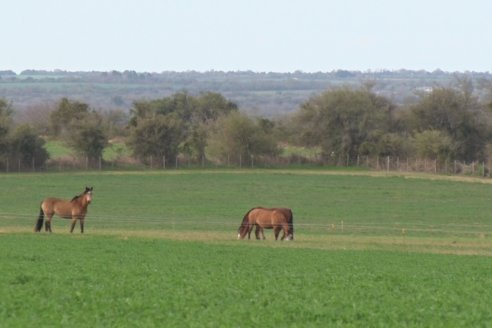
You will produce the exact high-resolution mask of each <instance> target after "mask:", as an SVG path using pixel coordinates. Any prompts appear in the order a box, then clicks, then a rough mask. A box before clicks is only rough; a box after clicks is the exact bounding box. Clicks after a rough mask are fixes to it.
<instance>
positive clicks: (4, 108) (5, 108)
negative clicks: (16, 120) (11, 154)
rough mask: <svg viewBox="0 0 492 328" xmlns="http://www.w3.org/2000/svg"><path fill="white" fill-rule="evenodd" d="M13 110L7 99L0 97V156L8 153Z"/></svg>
mask: <svg viewBox="0 0 492 328" xmlns="http://www.w3.org/2000/svg"><path fill="white" fill-rule="evenodd" d="M12 113H13V110H12V107H11V105H10V104H9V103H8V102H7V100H5V99H3V98H0V156H4V155H6V154H7V153H8V140H7V137H8V134H9V131H10V126H11V125H12V117H11V115H12Z"/></svg>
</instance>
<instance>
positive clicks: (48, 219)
mask: <svg viewBox="0 0 492 328" xmlns="http://www.w3.org/2000/svg"><path fill="white" fill-rule="evenodd" d="M52 218H53V214H48V215H47V216H46V222H45V223H44V230H45V231H46V232H53V231H52V230H51V219H52Z"/></svg>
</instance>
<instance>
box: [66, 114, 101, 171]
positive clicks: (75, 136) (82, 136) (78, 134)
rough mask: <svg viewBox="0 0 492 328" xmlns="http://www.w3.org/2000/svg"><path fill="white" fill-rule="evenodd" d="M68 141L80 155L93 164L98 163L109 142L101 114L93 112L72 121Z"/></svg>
mask: <svg viewBox="0 0 492 328" xmlns="http://www.w3.org/2000/svg"><path fill="white" fill-rule="evenodd" d="M67 143H68V145H69V146H70V147H71V148H72V149H74V150H75V152H76V153H77V154H78V155H79V156H81V157H85V158H87V159H88V160H89V162H90V163H91V165H94V164H95V163H98V162H99V160H100V159H101V158H102V153H103V150H104V148H105V147H106V146H107V144H108V138H107V136H106V133H105V129H104V125H103V122H102V118H101V116H100V115H99V114H97V113H95V112H93V113H90V114H87V115H86V116H85V117H84V118H83V119H82V120H80V121H75V122H72V124H71V129H70V131H69V132H68V135H67Z"/></svg>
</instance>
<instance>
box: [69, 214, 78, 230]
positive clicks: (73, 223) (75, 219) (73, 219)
mask: <svg viewBox="0 0 492 328" xmlns="http://www.w3.org/2000/svg"><path fill="white" fill-rule="evenodd" d="M76 223H77V218H76V217H73V218H72V226H71V227H70V233H72V232H73V229H74V228H75V224H76Z"/></svg>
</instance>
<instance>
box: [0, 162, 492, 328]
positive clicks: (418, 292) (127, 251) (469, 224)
mask: <svg viewBox="0 0 492 328" xmlns="http://www.w3.org/2000/svg"><path fill="white" fill-rule="evenodd" d="M431 178H433V179H435V180H431ZM452 179H453V178H448V177H431V176H412V175H410V176H394V175H384V174H376V173H372V172H359V171H356V172H341V171H326V170H322V169H319V170H309V171H305V170H290V171H285V170H229V171H226V170H170V171H146V172H143V171H142V172H94V173H92V172H85V173H84V172H79V173H48V174H39V173H31V174H1V175H0V295H1V297H0V327H4V326H5V327H26V326H33V325H36V326H41V327H48V326H49V327H53V326H91V327H92V326H95V327H98V326H99V327H108V326H117V327H119V326H128V327H135V326H146V327H151V326H180V327H181V326H187V327H191V326H196V327H203V326H212V327H221V326H222V327H231V326H232V327H234V326H243V327H251V326H265V327H269V326H297V327H304V326H319V327H326V326H360V327H368V326H373V327H374V326H378V327H379V326H387V327H396V326H398V327H400V326H433V327H438V326H441V327H454V326H459V327H480V326H483V327H486V326H490V325H492V315H491V314H490V308H492V275H491V274H490V272H492V240H491V237H490V235H491V233H492V202H491V201H490V194H491V193H490V191H491V188H492V184H490V183H489V182H490V180H479V179H464V180H463V181H457V180H456V181H453V180H452ZM86 185H87V186H94V201H93V203H92V204H91V205H90V207H89V213H88V216H87V220H86V233H85V234H84V235H80V234H79V233H78V230H77V233H75V234H73V235H70V234H69V233H68V221H67V220H62V219H55V221H54V223H53V231H54V233H53V234H51V235H50V234H47V233H44V232H42V233H37V234H35V233H32V232H31V231H32V228H33V226H34V221H35V219H36V216H37V214H38V210H39V203H40V201H41V200H42V199H43V198H44V197H47V196H56V197H63V198H70V197H72V196H73V195H75V194H77V193H79V192H81V191H82V190H83V188H84V187H85V186H86ZM257 205H263V206H287V207H290V208H292V209H293V211H294V223H295V229H296V230H295V238H296V239H295V241H293V242H290V241H289V242H275V241H273V240H272V239H273V237H272V233H271V232H270V231H267V238H268V239H267V240H266V241H256V240H251V241H248V240H244V241H238V240H236V229H237V227H238V226H239V224H240V221H241V218H242V216H243V215H244V213H245V212H246V211H247V210H248V209H249V208H251V207H253V206H257ZM77 229H78V227H77ZM457 254H461V255H457ZM465 255H466V256H465Z"/></svg>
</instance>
